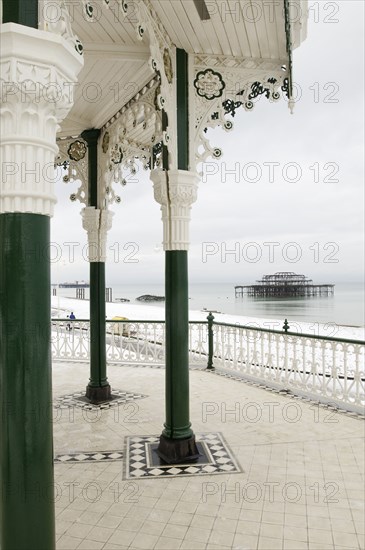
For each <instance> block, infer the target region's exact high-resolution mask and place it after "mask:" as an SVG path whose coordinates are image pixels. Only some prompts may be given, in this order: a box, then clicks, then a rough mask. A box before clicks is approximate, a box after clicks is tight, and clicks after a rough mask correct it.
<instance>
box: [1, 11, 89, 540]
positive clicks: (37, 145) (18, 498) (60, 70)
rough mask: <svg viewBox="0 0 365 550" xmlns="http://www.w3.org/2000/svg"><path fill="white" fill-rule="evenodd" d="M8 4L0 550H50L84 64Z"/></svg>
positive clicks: (3, 60)
mask: <svg viewBox="0 0 365 550" xmlns="http://www.w3.org/2000/svg"><path fill="white" fill-rule="evenodd" d="M9 4H10V2H5V8H6V9H5V10H4V15H6V18H5V21H14V22H7V23H5V24H3V25H1V31H0V32H1V36H0V40H1V53H0V55H1V57H0V65H1V67H0V84H1V95H2V97H1V100H2V101H1V109H0V121H1V138H2V141H1V149H0V151H1V179H0V403H1V409H2V410H1V415H0V422H1V426H0V487H1V500H0V506H1V512H0V533H1V534H0V547H1V548H2V550H15V549H16V550H36V549H37V550H52V549H54V548H55V532H54V496H53V487H54V484H53V483H54V482H53V440H52V391H51V350H50V341H51V339H50V337H51V323H50V318H51V307H50V294H51V287H50V262H49V246H50V217H51V216H52V215H53V207H54V203H55V202H56V198H55V194H54V175H53V165H54V159H55V155H56V154H57V151H58V148H57V146H56V132H57V128H58V124H59V123H60V122H61V121H62V120H63V119H64V118H65V116H66V115H67V113H68V112H69V110H70V109H71V107H72V102H73V90H72V88H73V83H75V82H76V79H77V75H78V73H79V71H80V70H81V68H82V65H83V61H82V57H81V56H80V55H79V53H77V51H76V49H75V48H73V47H72V45H71V43H68V42H67V41H66V40H65V39H64V38H63V37H61V36H60V35H56V34H53V33H50V32H46V31H43V30H38V29H37V28H31V27H32V25H30V26H25V25H26V24H27V23H26V21H25V20H24V19H22V18H21V17H20V16H19V21H20V22H22V23H23V25H19V24H17V19H16V14H17V13H18V14H21V13H23V11H24V9H25V11H27V9H28V11H29V10H30V8H33V10H37V6H38V2H37V1H33V0H28V2H27V3H25V2H21V1H20V0H15V1H14V3H12V4H13V8H14V12H13V14H12V13H11V10H10V12H9V9H8V8H9ZM25 4H26V5H25ZM16 7H17V8H19V9H18V11H17V9H15V8H16ZM30 11H31V10H30ZM14 14H15V15H14ZM12 15H13V18H12ZM35 20H36V21H37V17H36V18H35ZM33 26H34V25H33Z"/></svg>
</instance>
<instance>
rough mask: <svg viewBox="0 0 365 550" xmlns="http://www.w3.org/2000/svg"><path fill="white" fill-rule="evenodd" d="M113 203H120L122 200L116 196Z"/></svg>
mask: <svg viewBox="0 0 365 550" xmlns="http://www.w3.org/2000/svg"><path fill="white" fill-rule="evenodd" d="M123 185H124V184H123ZM115 202H117V203H120V202H122V199H121V198H120V197H119V196H117V197H115Z"/></svg>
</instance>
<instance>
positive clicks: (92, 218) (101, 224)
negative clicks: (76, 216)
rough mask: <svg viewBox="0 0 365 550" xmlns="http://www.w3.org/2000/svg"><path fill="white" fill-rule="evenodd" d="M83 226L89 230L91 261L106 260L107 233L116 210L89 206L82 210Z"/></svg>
mask: <svg viewBox="0 0 365 550" xmlns="http://www.w3.org/2000/svg"><path fill="white" fill-rule="evenodd" d="M81 216H82V226H83V228H84V229H85V230H86V232H87V240H88V259H89V262H106V245H107V234H108V231H109V229H111V227H112V223H113V216H114V212H111V211H110V210H100V209H98V208H95V207H93V206H87V207H86V208H83V209H82V211H81Z"/></svg>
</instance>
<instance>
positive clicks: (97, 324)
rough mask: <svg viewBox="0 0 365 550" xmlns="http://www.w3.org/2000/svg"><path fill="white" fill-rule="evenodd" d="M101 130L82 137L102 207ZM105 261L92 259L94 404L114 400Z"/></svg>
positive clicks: (90, 391)
mask: <svg viewBox="0 0 365 550" xmlns="http://www.w3.org/2000/svg"><path fill="white" fill-rule="evenodd" d="M99 136H100V130H96V129H92V130H86V131H85V132H83V133H82V134H81V137H82V138H83V139H84V140H85V141H86V142H87V144H88V159H89V165H88V169H89V182H88V184H89V195H88V206H93V207H95V208H100V204H99V196H98V138H99ZM105 335H106V323H105V263H104V262H90V380H89V384H88V386H87V387H86V397H88V398H89V399H90V400H91V402H92V403H100V402H102V401H105V400H107V399H110V394H111V389H110V385H109V382H108V378H107V372H106V336H105Z"/></svg>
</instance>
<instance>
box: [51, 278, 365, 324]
mask: <svg viewBox="0 0 365 550" xmlns="http://www.w3.org/2000/svg"><path fill="white" fill-rule="evenodd" d="M107 286H109V287H111V288H112V289H113V301H115V300H116V299H118V298H126V299H128V300H130V303H131V304H141V302H139V301H137V300H136V298H137V297H138V296H141V295H144V294H151V295H155V296H164V295H165V290H164V285H163V284H150V283H147V282H146V283H139V284H124V285H118V284H108V283H107ZM57 293H58V295H59V296H65V297H69V298H75V296H76V290H75V289H74V288H72V289H64V288H62V289H57ZM85 298H86V299H88V298H89V291H88V289H86V291H85ZM364 298H365V293H364V285H363V284H362V283H337V284H336V285H335V292H334V295H333V296H320V297H319V296H318V297H310V298H299V297H297V298H280V299H277V298H251V297H247V296H244V297H237V298H236V297H235V290H234V284H233V283H191V284H190V286H189V309H190V310H197V311H202V310H205V311H207V312H208V311H212V312H217V313H226V314H230V315H241V316H245V317H258V318H266V319H279V320H282V321H283V320H284V319H288V320H289V322H290V321H298V322H300V321H303V322H310V323H336V324H337V325H343V326H350V327H363V326H364V325H365V306H364ZM149 305H153V306H157V307H161V308H164V302H150V303H149ZM122 308H123V304H121V315H123V312H122Z"/></svg>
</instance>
